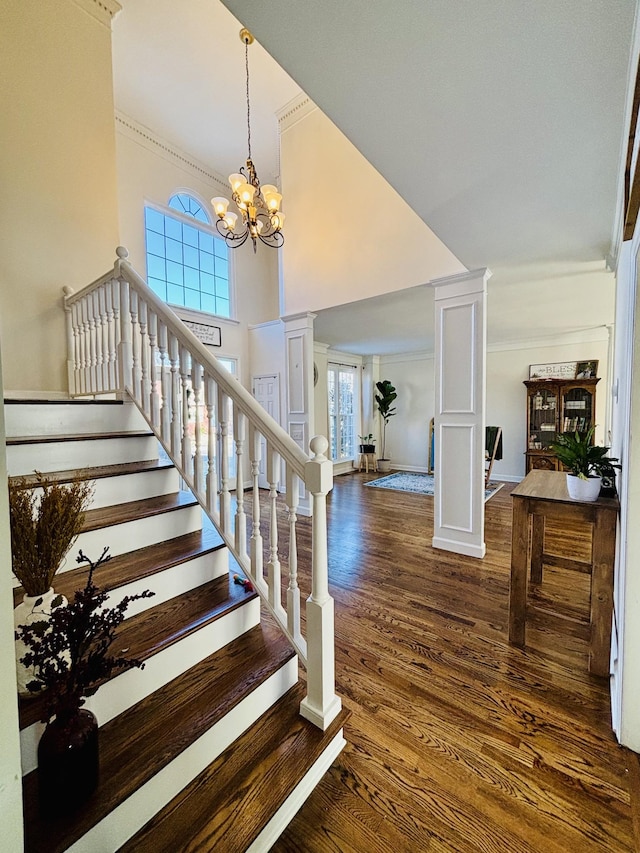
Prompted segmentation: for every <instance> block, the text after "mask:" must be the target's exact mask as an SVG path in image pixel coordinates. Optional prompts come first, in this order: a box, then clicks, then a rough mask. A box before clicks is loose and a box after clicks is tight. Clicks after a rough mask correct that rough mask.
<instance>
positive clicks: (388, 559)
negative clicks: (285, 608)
mask: <svg viewBox="0 0 640 853" xmlns="http://www.w3.org/2000/svg"><path fill="white" fill-rule="evenodd" d="M374 477H375V475H366V474H364V473H359V474H354V475H350V476H345V477H339V478H337V479H336V481H335V486H334V490H333V492H332V493H331V495H330V498H329V507H328V518H329V564H330V572H329V573H330V591H331V594H332V595H333V596H334V598H335V602H336V672H337V682H338V691H339V693H340V694H341V696H342V697H343V701H344V703H345V706H346V707H347V708H349V710H351V711H352V717H351V720H350V723H349V726H348V729H347V732H346V737H347V741H348V746H347V748H346V749H345V751H344V752H343V753H342V754H341V756H340V758H339V759H338V760H337V762H336V763H335V764H334V766H333V767H332V769H331V771H330V772H329V774H328V775H327V776H326V777H325V778H324V779H323V780H322V782H321V783H320V785H319V786H318V787H317V788H316V790H315V791H314V792H313V794H312V795H311V797H310V799H309V800H308V801H307V803H306V804H305V805H304V806H303V808H302V809H301V811H300V812H299V813H298V815H297V816H296V818H295V819H294V820H293V822H292V823H291V825H290V826H289V827H288V829H287V830H286V831H285V833H284V834H283V836H282V838H281V839H280V840H279V841H278V842H277V843H276V845H275V847H274V848H273V851H274V853H290V851H301V850H304V851H305V853H326V851H334V850H335V851H338V850H340V851H349V850H354V851H356V850H357V851H358V853H361V851H367V853H387V851H397V853H400V851H407V853H421V851H429V853H432V851H439V852H440V851H441V853H451V852H452V851H458V853H477V851H483V853H496V851H504V853H567V851H572V853H596V851H597V853H602V851H604V850H606V851H607V853H631V851H634V850H635V849H636V848H635V846H634V845H635V839H634V818H633V803H632V798H631V790H630V779H629V777H630V774H629V773H628V772H627V766H626V760H625V757H624V755H625V752H626V751H625V750H621V749H620V747H619V746H618V745H617V743H616V740H615V737H614V735H613V733H612V731H611V719H610V707H609V695H608V684H607V681H606V680H605V679H601V678H597V677H594V676H591V675H590V674H589V672H588V669H587V662H588V630H587V627H588V626H585V625H584V624H583V623H582V621H581V619H582V615H583V614H586V613H588V609H589V583H588V580H589V579H588V578H587V577H585V576H584V575H581V574H579V573H576V572H571V571H568V570H565V569H562V568H560V567H545V570H544V580H543V584H542V587H541V588H540V589H538V590H537V591H536V590H532V591H531V592H533V593H534V594H533V599H532V600H533V602H534V604H537V605H539V607H538V608H536V609H534V608H533V607H532V608H531V610H530V612H529V614H528V620H527V636H526V646H525V648H523V649H519V648H515V647H513V646H510V645H509V643H508V639H507V638H508V607H509V568H510V549H511V528H510V522H511V499H510V492H511V490H512V488H513V486H511V485H509V484H507V485H506V486H505V487H504V488H503V489H502V490H501V491H500V492H499V493H498V494H497V495H495V497H493V498H492V499H491V500H490V501H489V502H488V503H487V504H486V532H485V536H486V542H487V555H486V557H485V559H484V560H475V559H473V558H470V557H461V556H459V555H455V554H450V553H448V552H443V551H436V550H434V549H433V548H432V547H431V544H430V542H431V536H432V530H433V499H432V498H429V497H425V496H422V495H415V494H410V493H402V492H394V491H387V490H384V489H367V488H364V483H365V482H367V480H370V479H373V478H374ZM283 512H284V510H283ZM298 527H299V536H300V540H301V541H300V542H299V543H298V544H299V548H298V550H299V554H301V555H302V556H301V557H300V565H301V566H302V567H303V568H301V571H300V583H301V586H302V588H303V589H304V588H305V584H308V576H307V575H306V574H305V571H306V569H305V568H304V567H305V566H306V565H307V556H308V549H309V536H308V533H306V531H307V527H308V523H307V520H300V521H299V525H298ZM547 537H548V538H547V545H546V547H547V550H548V551H549V552H551V553H557V554H559V555H560V556H566V557H575V558H576V559H585V558H588V555H589V552H590V547H591V541H590V535H589V534H588V532H585V531H583V530H580V529H578V528H577V527H576V528H572V529H566V528H565V529H558V528H557V527H554V526H553V525H552V524H549V525H548V530H547ZM282 548H283V552H284V553H286V550H287V543H286V541H284V542H283V543H282ZM567 617H569V618H567ZM634 758H635V756H634Z"/></svg>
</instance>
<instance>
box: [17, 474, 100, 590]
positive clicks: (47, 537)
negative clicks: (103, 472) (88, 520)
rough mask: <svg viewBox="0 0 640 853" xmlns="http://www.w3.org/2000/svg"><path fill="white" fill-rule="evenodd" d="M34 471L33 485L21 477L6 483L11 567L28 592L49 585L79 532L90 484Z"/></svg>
mask: <svg viewBox="0 0 640 853" xmlns="http://www.w3.org/2000/svg"><path fill="white" fill-rule="evenodd" d="M36 475H37V487H36V488H29V486H30V484H29V483H28V482H27V480H26V479H25V478H24V477H23V478H20V479H18V480H14V481H12V482H11V483H10V485H9V513H10V518H11V558H12V559H11V562H12V568H13V573H14V574H15V576H16V577H17V578H18V580H19V581H20V583H21V584H22V586H23V587H24V590H25V592H26V594H27V595H31V596H33V595H43V594H44V593H45V592H47V590H48V589H49V587H50V586H51V584H52V582H53V577H54V575H55V573H56V572H57V571H58V569H59V568H60V564H61V563H62V560H63V559H64V558H65V556H66V555H67V552H68V551H69V549H70V548H71V545H72V544H73V542H74V540H75V538H76V536H77V535H78V533H79V532H80V529H81V527H82V522H83V520H84V511H85V510H86V509H87V507H88V506H89V503H90V501H91V497H92V495H93V485H94V484H93V483H92V482H87V481H79V482H73V483H56V482H54V481H53V480H52V479H50V478H48V477H46V476H45V475H43V474H40V473H38V472H36ZM38 487H39V488H38ZM40 489H41V490H42V491H40Z"/></svg>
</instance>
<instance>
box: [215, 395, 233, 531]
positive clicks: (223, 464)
mask: <svg viewBox="0 0 640 853" xmlns="http://www.w3.org/2000/svg"><path fill="white" fill-rule="evenodd" d="M230 407H231V401H230V400H229V398H228V397H227V396H226V394H225V393H224V391H223V390H222V388H221V387H220V386H219V385H218V424H219V442H218V460H219V471H220V526H221V527H222V530H223V533H225V534H226V535H227V536H230V535H231V496H230V494H229V453H228V437H229V409H230Z"/></svg>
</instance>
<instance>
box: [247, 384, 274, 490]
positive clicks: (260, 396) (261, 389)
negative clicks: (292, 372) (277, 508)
mask: <svg viewBox="0 0 640 853" xmlns="http://www.w3.org/2000/svg"><path fill="white" fill-rule="evenodd" d="M251 390H252V392H253V396H254V397H255V398H256V400H257V401H258V403H260V405H261V406H262V408H263V409H264V410H265V411H266V412H267V413H268V414H269V415H271V417H272V418H273V419H274V421H277V423H280V377H279V376H278V375H277V374H269V375H268V376H254V377H253V380H252V382H251ZM266 445H267V443H266V441H265V440H264V438H263V439H262V440H261V442H260V476H259V478H258V485H259V486H260V488H261V489H268V488H269V483H268V482H267V465H266V452H267V447H266Z"/></svg>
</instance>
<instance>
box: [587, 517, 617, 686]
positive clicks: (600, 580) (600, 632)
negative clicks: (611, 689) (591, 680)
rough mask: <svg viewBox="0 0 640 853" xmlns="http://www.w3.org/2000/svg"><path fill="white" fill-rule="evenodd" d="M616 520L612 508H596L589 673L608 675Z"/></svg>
mask: <svg viewBox="0 0 640 853" xmlns="http://www.w3.org/2000/svg"><path fill="white" fill-rule="evenodd" d="M616 522H617V515H616V512H615V511H612V510H600V511H599V512H598V513H596V519H595V522H594V525H593V542H592V553H591V566H592V569H591V646H590V648H589V672H591V673H593V675H603V676H608V675H609V657H610V654H611V619H612V615H613V564H614V559H615V542H616Z"/></svg>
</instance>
